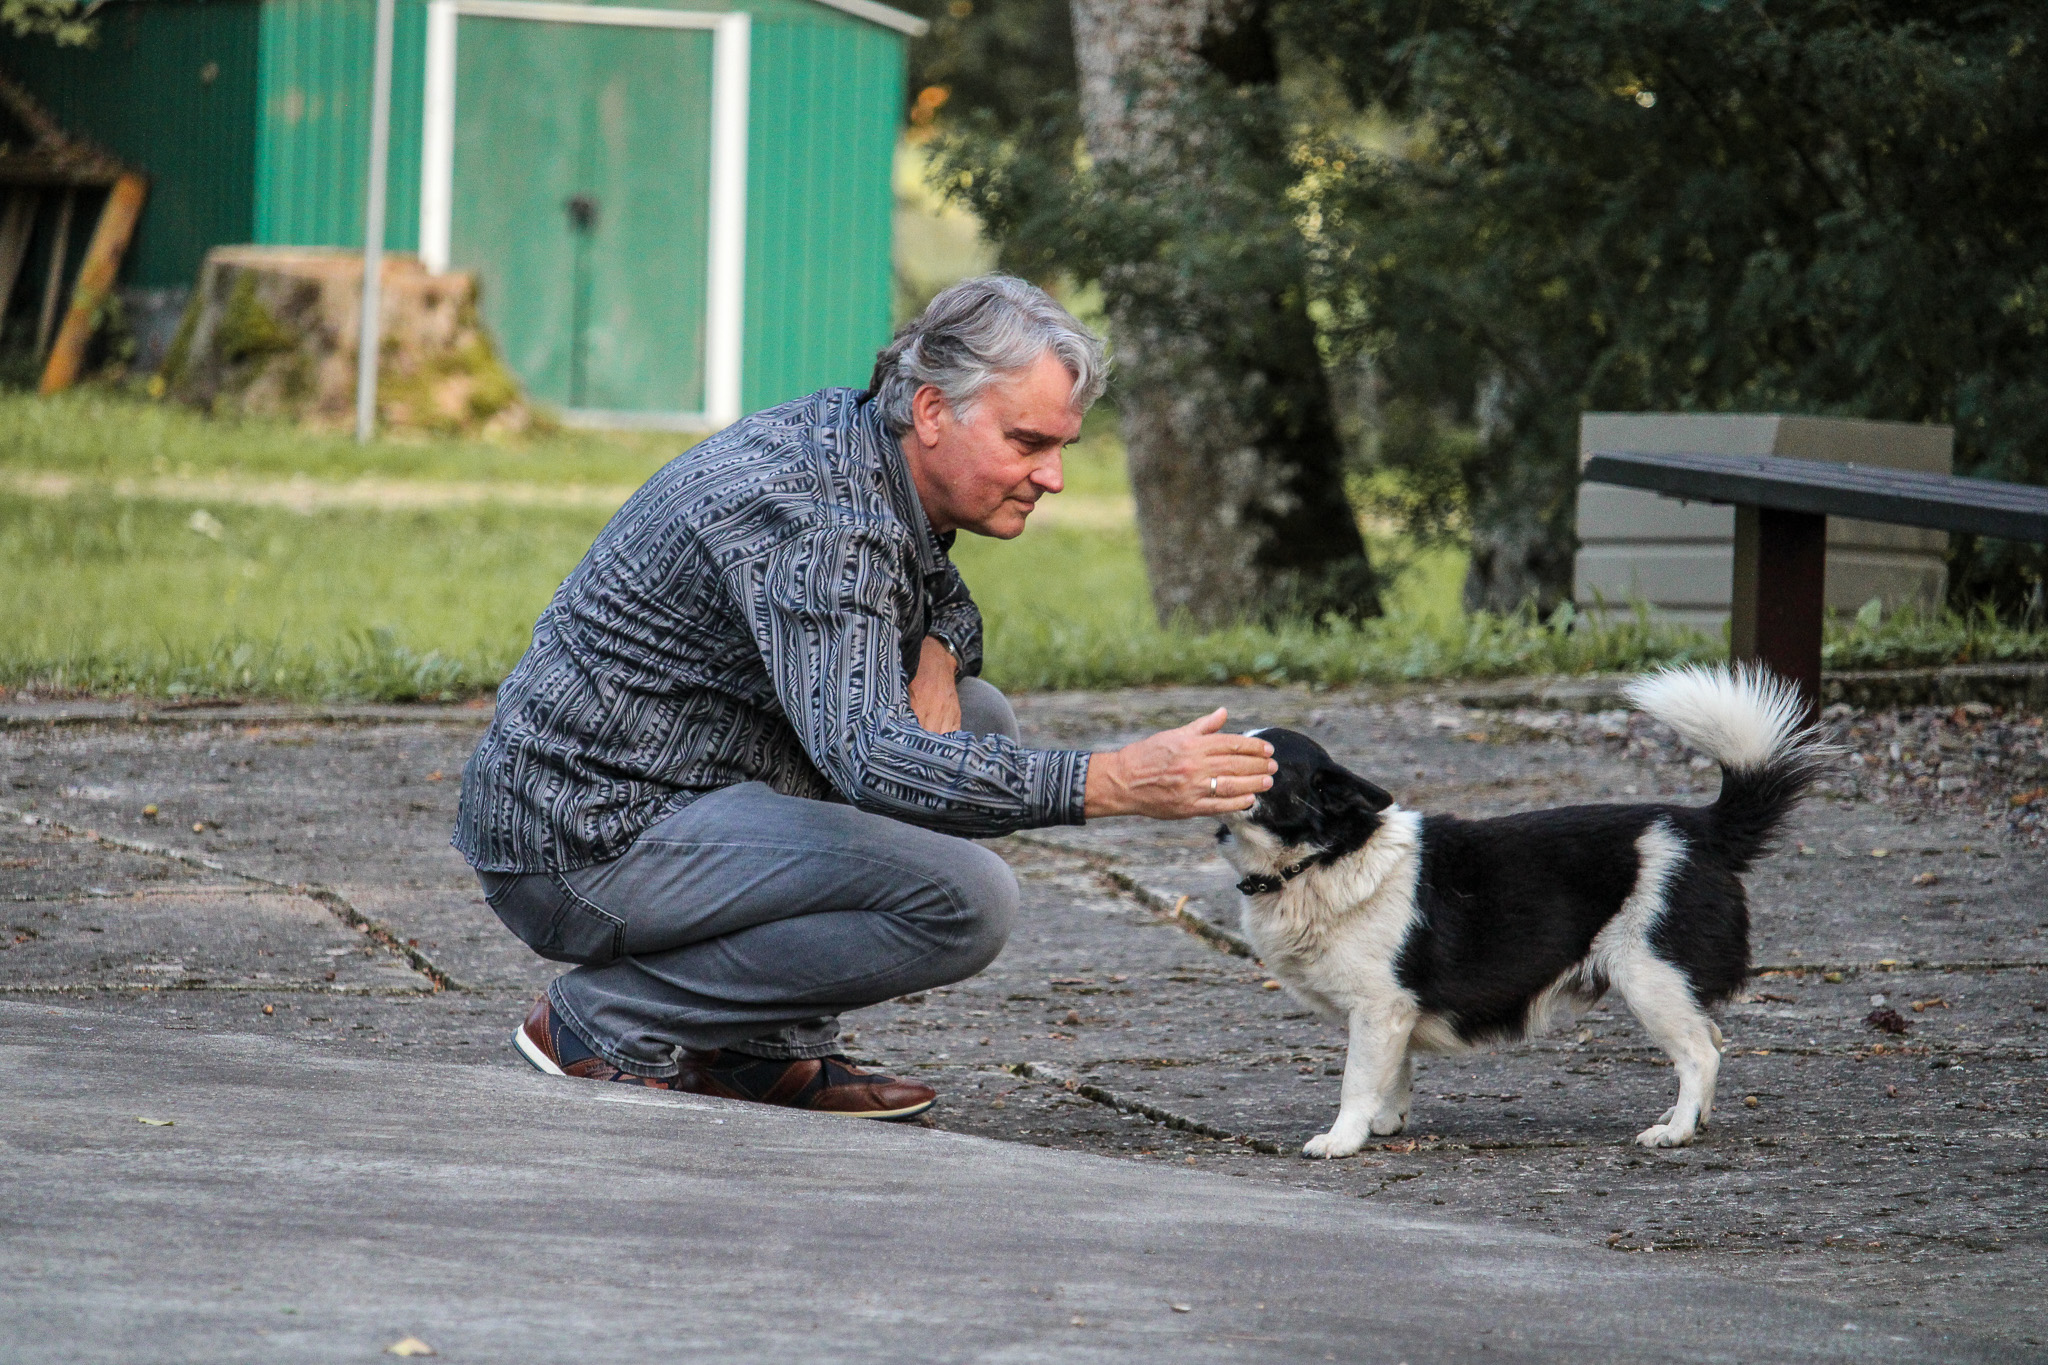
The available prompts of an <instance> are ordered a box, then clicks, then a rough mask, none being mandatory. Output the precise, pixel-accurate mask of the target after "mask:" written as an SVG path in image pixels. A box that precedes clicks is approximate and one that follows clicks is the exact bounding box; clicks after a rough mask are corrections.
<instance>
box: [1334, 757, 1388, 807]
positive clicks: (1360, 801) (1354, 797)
mask: <svg viewBox="0 0 2048 1365" xmlns="http://www.w3.org/2000/svg"><path fill="white" fill-rule="evenodd" d="M1315 791H1316V796H1317V798H1318V799H1319V800H1320V801H1321V803H1322V805H1323V808H1324V809H1325V810H1327V811H1332V812H1334V811H1339V810H1362V811H1365V812H1366V813H1368V814H1371V815H1377V814H1379V813H1380V812H1381V811H1383V810H1385V809H1386V808H1387V807H1388V806H1391V805H1393V804H1394V798H1393V797H1392V796H1390V795H1389V794H1388V793H1387V791H1386V789H1385V788H1383V787H1380V786H1377V785H1375V784H1374V783H1371V782H1368V781H1366V780H1365V779H1364V778H1362V777H1360V776H1359V775H1358V774H1357V773H1354V772H1352V771H1351V770H1350V769H1349V768H1340V767H1338V766H1336V765H1335V764H1331V765H1330V766H1329V767H1327V768H1323V769H1320V770H1318V771H1317V773H1316V775H1315Z"/></svg>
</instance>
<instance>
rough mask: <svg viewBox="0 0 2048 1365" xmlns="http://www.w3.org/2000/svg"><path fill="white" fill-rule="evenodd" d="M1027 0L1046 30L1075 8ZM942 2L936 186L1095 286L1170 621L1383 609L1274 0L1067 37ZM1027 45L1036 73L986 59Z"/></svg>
mask: <svg viewBox="0 0 2048 1365" xmlns="http://www.w3.org/2000/svg"><path fill="white" fill-rule="evenodd" d="M1021 8H1023V9H1026V10H1030V11H1032V12H1035V13H1039V14H1042V15H1043V16H1044V17H1043V18H1042V19H1041V20H1040V22H1048V23H1049V20H1050V18H1051V17H1052V16H1054V15H1058V14H1061V13H1062V12H1064V11H1065V10H1066V8H1067V7H1066V6H1058V7H1054V6H1050V5H1047V6H1045V7H1044V8H1043V10H1040V9H1039V7H1038V6H1037V5H1029V6H1024V7H1021ZM963 11H964V12H963ZM943 14H944V15H945V18H944V19H941V20H939V21H938V22H937V23H936V25H935V32H934V35H933V38H932V39H931V40H930V42H931V43H932V45H933V46H934V48H935V52H934V53H933V55H932V56H930V57H928V58H925V59H921V60H923V61H924V62H925V63H926V64H925V65H923V66H921V67H920V75H919V79H924V78H925V77H924V76H923V74H922V73H924V72H929V73H931V74H930V77H929V79H930V80H931V81H933V82H934V84H932V85H927V86H925V87H923V88H922V89H921V90H920V92H919V94H918V95H917V96H916V97H915V100H916V102H915V103H914V104H913V107H912V110H911V118H912V121H913V124H914V125H915V124H917V123H919V122H920V121H924V120H928V119H931V120H933V121H940V122H941V126H942V135H941V137H940V138H939V140H938V141H937V143H936V144H935V153H936V155H935V159H934V165H935V172H936V174H937V176H938V177H939V183H940V184H941V185H942V186H943V187H944V188H945V190H946V192H947V193H948V194H949V195H951V196H952V197H953V198H955V199H956V200H958V201H960V202H962V203H965V204H966V205H968V206H969V207H971V208H972V209H973V211H974V212H975V213H976V215H977V216H978V217H979V219H980V220H981V222H982V224H983V226H984V228H985V229H986V230H987V231H988V232H989V234H990V236H991V237H992V238H993V239H994V240H995V241H996V242H997V243H998V244H999V245H1000V247H1001V254H1000V257H999V260H1000V263H1001V264H1002V265H1003V266H1004V267H1005V268H1008V269H1011V270H1014V271H1016V272H1017V273H1020V274H1023V275H1026V276H1028V277H1031V278H1035V279H1039V280H1041V281H1046V280H1050V279H1053V278H1055V277H1061V276H1064V277H1066V278H1069V279H1072V280H1076V281H1079V282H1085V283H1089V284H1094V285H1097V286H1099V287H1100V289H1101V293H1102V299H1103V306H1104V310H1105V311H1106V312H1107V314H1108V316H1109V320H1110V332H1111V337H1112V340H1113V342H1114V344H1115V348H1116V359H1117V384H1116V390H1115V401H1116V404H1117V408H1118V412H1119V415H1120V417H1121V419H1122V428H1123V438H1124V444H1125V448H1126V450H1127V451H1128V455H1129V463H1130V476H1131V488H1132V496H1133V498H1134V500H1135V502H1136V504H1137V512H1138V527H1139V532H1140V539H1141V541H1142V544H1143V547H1144V553H1145V563H1146V570H1147V578H1148V580H1149V582H1150V585H1151V589H1152V597H1153V603H1154V606H1155V608H1156V609H1157V612H1158V614H1159V618H1160V619H1161V621H1167V620H1171V619H1174V618H1176V617H1182V616H1184V617H1186V618H1187V619H1189V620H1190V621H1192V622H1193V623H1195V624H1196V625H1200V626H1205V627H1214V626H1222V625H1227V624H1230V623H1233V622H1237V621H1242V620H1256V621H1273V620H1279V619H1286V618H1304V617H1305V618H1307V619H1310V620H1320V619H1323V618H1325V617H1328V616H1332V615H1334V616H1338V617H1342V618H1347V619H1359V618H1363V617H1368V616H1374V615H1377V614H1378V613H1379V610H1380V602H1379V584H1378V580H1377V578H1376V576H1375V575H1374V573H1373V570H1372V565H1371V563H1370V561H1369V559H1368V557H1367V554H1366V548H1365V543H1364V540H1363V538H1362V537H1361V535H1360V534H1359V531H1358V526H1357V521H1356V519H1355V517H1354V516H1353V515H1352V510H1351V507H1350V503H1349V501H1348V499H1347V497H1346V493H1345V480H1344V476H1345V468H1344V465H1345V459H1344V447H1343V444H1342V442H1341V440H1340V438H1339V434H1338V427H1337V421H1336V416H1335V412H1334V409H1333V405H1332V401H1331V394H1330V387H1329V384H1328V381H1327V379H1326V377H1325V374H1324V371H1323V367H1322V363H1321V358H1320V355H1319V353H1318V343H1317V336H1316V329H1315V327H1314V324H1313V323H1312V322H1311V320H1310V318H1309V312H1308V309H1309V304H1310V302H1311V298H1310V294H1309V290H1308V263H1307V258H1306V242H1305V240H1304V238H1303V237H1302V234H1301V233H1300V231H1299V230H1298V229H1297V227H1296V225H1295V221H1294V218H1295V213H1294V209H1293V206H1292V204H1291V203H1290V200H1289V193H1288V192H1289V189H1290V186H1291V184H1292V182H1293V181H1294V179H1295V178H1296V177H1295V175H1294V173H1293V171H1292V170H1291V169H1290V158H1289V155H1288V145H1289V134H1288V130H1287V124H1286V119H1285V111H1284V105H1283V102H1282V100H1281V98H1280V94H1279V90H1278V77H1279V68H1278V65H1277V62H1276V61H1275V58H1274V53H1273V46H1272V39H1271V34H1270V32H1269V30H1268V28H1267V24H1266V20H1267V14H1266V10H1265V7H1264V5H1263V4H1261V3H1236V2H1235V0H1079V3H1076V4H1075V5H1074V6H1073V8H1072V11H1071V14H1072V21H1073V27H1072V32H1073V35H1074V42H1073V44H1072V45H1071V46H1070V47H1062V46H1061V45H1060V44H1059V43H1058V42H1057V40H1056V39H1055V38H1054V37H1053V36H1052V35H1051V34H1050V31H1049V27H1048V28H1046V29H1040V30H1038V32H1039V34H1040V38H1041V43H1040V46H1039V47H1037V48H1033V47H1031V45H1030V44H1029V43H1028V42H1027V41H1026V40H1024V39H1023V38H1022V37H1020V36H1019V31H1018V30H1017V29H1015V28H1013V27H1010V26H1009V25H1011V24H1012V23H1014V22H1015V16H1014V15H1006V16H1005V17H1004V18H1002V19H993V18H992V19H991V20H989V21H988V29H987V31H986V32H985V33H984V34H981V35H979V36H977V35H976V33H975V31H974V30H975V21H974V14H975V12H974V11H972V10H967V9H966V4H965V0H960V3H956V4H954V5H950V6H948V7H947V8H946V9H945V10H944V11H943ZM1027 52H1029V53H1035V55H1036V56H1037V57H1038V58H1039V60H1038V62H1037V64H1036V66H1035V67H1034V69H1033V70H1032V71H1031V72H1030V73H1029V75H1028V76H1026V75H1021V74H1019V73H1018V72H1016V71H1013V70H1008V69H1004V70H999V71H989V70H988V69H987V67H986V65H985V63H986V61H987V59H988V58H989V55H990V54H991V53H995V54H1000V55H1007V54H1011V53H1017V54H1023V53H1027ZM942 75H943V76H945V77H946V78H948V79H952V80H954V81H957V82H958V84H957V86H954V87H943V86H939V85H937V84H936V82H937V81H938V80H939V79H940V78H941V76H942ZM1077 81H1078V91H1077V89H1076V83H1077ZM941 89H943V90H944V91H945V94H944V95H943V96H941V95H939V93H938V91H939V90H941ZM928 111H929V112H928ZM941 111H943V116H942V119H934V118H933V116H935V115H939V114H940V113H941Z"/></svg>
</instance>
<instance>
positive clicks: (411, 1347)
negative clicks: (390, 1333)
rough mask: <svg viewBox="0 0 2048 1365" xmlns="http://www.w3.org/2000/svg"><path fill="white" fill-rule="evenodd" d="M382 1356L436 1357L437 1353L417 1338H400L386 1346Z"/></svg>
mask: <svg viewBox="0 0 2048 1365" xmlns="http://www.w3.org/2000/svg"><path fill="white" fill-rule="evenodd" d="M384 1354H385V1355H387V1356H430V1355H437V1354H439V1352H437V1351H435V1350H434V1348H433V1347H431V1346H429V1345H427V1343H425V1342H424V1341H421V1340H420V1339H419V1338H418V1337H401V1338H400V1339H399V1340H397V1341H394V1342H392V1343H391V1344H390V1345H389V1346H386V1347H385V1348H384Z"/></svg>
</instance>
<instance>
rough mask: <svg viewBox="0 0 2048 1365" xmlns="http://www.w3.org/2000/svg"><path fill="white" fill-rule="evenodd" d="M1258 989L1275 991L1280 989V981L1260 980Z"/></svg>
mask: <svg viewBox="0 0 2048 1365" xmlns="http://www.w3.org/2000/svg"><path fill="white" fill-rule="evenodd" d="M1259 989H1260V990H1262V991H1277V990H1279V989H1280V983H1279V982H1277V981H1261V982H1260V983H1259Z"/></svg>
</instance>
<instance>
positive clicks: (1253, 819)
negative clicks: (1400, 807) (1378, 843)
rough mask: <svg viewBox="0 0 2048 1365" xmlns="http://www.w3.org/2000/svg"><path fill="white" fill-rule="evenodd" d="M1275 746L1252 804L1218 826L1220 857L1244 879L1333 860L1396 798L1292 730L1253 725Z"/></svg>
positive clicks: (1358, 842)
mask: <svg viewBox="0 0 2048 1365" xmlns="http://www.w3.org/2000/svg"><path fill="white" fill-rule="evenodd" d="M1251 733H1252V734H1255V735H1257V736H1258V737H1259V738H1260V739H1263V740H1265V741H1266V742H1267V743H1268V744H1270V745H1272V746H1273V761H1274V762H1275V763H1278V764H1279V765H1280V771H1279V772H1277V773H1275V774H1273V786H1272V788H1271V789H1270V790H1268V791H1265V792H1262V793H1260V795H1259V799H1258V804H1257V805H1255V806H1253V807H1252V808H1251V809H1250V810H1248V811H1244V812H1241V813H1239V814H1236V815H1230V816H1226V817H1225V818H1224V822H1223V827H1222V828H1221V829H1219V830H1218V831H1217V832H1216V837H1217V839H1218V840H1219V841H1220V842H1222V844H1223V846H1224V856H1225V857H1227V858H1228V859H1229V860H1230V861H1231V862H1232V863H1233V864H1234V865H1235V866H1236V867H1237V869H1238V871H1240V872H1243V873H1245V874H1247V880H1248V881H1259V880H1261V879H1263V878H1271V877H1274V876H1278V875H1282V874H1286V873H1288V871H1289V869H1292V868H1296V867H1297V865H1314V864H1319V863H1333V862H1335V861H1337V860H1338V859H1339V858H1342V857H1345V856H1346V855H1347V854H1351V853H1355V852H1357V851H1358V850H1359V849H1361V848H1363V847H1365V843H1366V841H1367V840H1368V839H1370V838H1372V836H1373V834H1374V832H1375V831H1377V830H1378V829H1379V827H1380V812H1381V811H1383V810H1385V809H1386V808H1387V807H1388V806H1391V805H1393V804H1394V798H1393V797H1391V796H1389V795H1388V794H1387V793H1386V792H1385V791H1384V790H1382V789H1381V788H1379V787H1377V786H1375V785H1374V784H1372V783H1370V782H1368V781H1366V780H1365V779H1364V778H1362V777H1360V776H1359V775H1358V774H1356V773H1354V772H1352V771H1351V770H1350V769H1349V768H1346V767H1345V766H1344V765H1343V764H1341V763H1339V762H1337V760H1336V759H1334V758H1331V757H1330V755H1329V753H1328V752H1327V751H1325V750H1324V748H1323V746H1322V745H1320V744H1318V743H1316V742H1315V741H1314V740H1312V739H1310V738H1309V737H1308V736H1307V735H1302V734H1296V733H1295V732H1294V731H1292V730H1281V729H1277V728H1276V729H1266V730H1253V731H1251Z"/></svg>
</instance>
